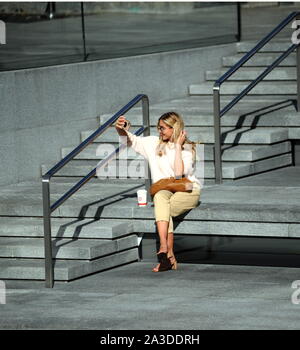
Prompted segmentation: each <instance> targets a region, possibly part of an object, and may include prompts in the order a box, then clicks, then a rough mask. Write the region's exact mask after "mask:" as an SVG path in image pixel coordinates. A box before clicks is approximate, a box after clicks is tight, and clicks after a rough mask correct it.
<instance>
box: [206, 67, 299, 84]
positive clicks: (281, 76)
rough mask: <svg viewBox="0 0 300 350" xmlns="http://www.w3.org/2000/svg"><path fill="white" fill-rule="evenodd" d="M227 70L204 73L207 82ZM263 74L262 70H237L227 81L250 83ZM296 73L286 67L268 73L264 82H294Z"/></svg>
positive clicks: (294, 69) (293, 69) (215, 78)
mask: <svg viewBox="0 0 300 350" xmlns="http://www.w3.org/2000/svg"><path fill="white" fill-rule="evenodd" d="M227 70H228V69H223V70H221V71H208V72H206V80H208V81H215V80H217V79H219V78H220V77H221V76H222V75H223V74H225V73H226V72H227ZM262 72H263V69H255V70H250V68H248V70H246V69H244V70H238V71H237V72H236V73H235V74H233V75H232V76H231V77H230V78H229V79H228V81H239V80H249V81H252V80H254V79H256V78H257V77H258V76H259V75H260V74H261V73H262ZM296 77H297V73H296V67H295V68H294V67H286V68H284V69H283V68H281V69H280V70H273V71H272V72H271V73H269V74H268V75H267V76H266V77H265V79H264V81H269V80H270V81H271V80H275V81H278V80H284V81H285V80H289V81H293V80H296Z"/></svg>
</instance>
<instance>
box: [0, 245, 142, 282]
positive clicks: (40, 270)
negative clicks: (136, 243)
mask: <svg viewBox="0 0 300 350" xmlns="http://www.w3.org/2000/svg"><path fill="white" fill-rule="evenodd" d="M138 259H139V256H138V249H137V248H133V249H130V250H128V251H124V252H120V253H116V254H114V255H112V256H107V257H104V258H99V259H95V260H93V261H89V262H85V261H82V262H80V263H78V262H77V261H75V262H74V266H73V267H64V265H63V264H64V262H56V264H55V267H54V278H55V280H56V281H70V280H73V279H75V278H79V277H83V276H86V275H89V274H91V273H95V272H100V271H103V270H107V269H110V268H114V267H117V266H120V265H123V264H128V263H131V262H134V261H137V260H138ZM39 260H40V259H36V261H27V260H20V261H19V262H18V265H16V264H15V263H14V262H15V261H13V262H11V261H9V262H6V259H0V267H1V268H0V279H2V280H4V279H22V280H44V279H45V267H44V260H40V261H39ZM30 265H31V266H30ZM69 265H70V266H72V261H69Z"/></svg>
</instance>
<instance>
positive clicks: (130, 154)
mask: <svg viewBox="0 0 300 350" xmlns="http://www.w3.org/2000/svg"><path fill="white" fill-rule="evenodd" d="M298 119H299V123H300V117H298ZM98 147H99V145H98V144H91V145H90V146H89V147H87V148H86V149H84V150H83V151H82V152H81V153H80V154H79V155H77V156H76V157H75V158H74V160H94V161H97V160H98V161H99V160H100V159H104V158H105V157H106V156H105V154H104V153H103V154H102V155H101V154H99V152H98V155H97V149H98ZM203 147H204V159H205V160H213V159H214V154H213V147H214V146H213V145H210V144H207V145H203ZM222 149H223V153H222V160H223V161H254V160H258V159H262V158H268V157H272V156H275V155H278V154H281V153H287V152H290V151H291V145H290V142H289V141H285V142H280V143H276V144H273V145H233V146H229V147H228V146H223V147H222ZM72 150H73V148H72V147H64V148H63V149H62V157H65V156H66V155H67V154H68V153H70V152H71V151H72ZM119 159H128V160H132V159H141V160H142V159H144V158H143V157H142V156H141V155H139V154H138V153H136V152H135V151H134V150H133V149H132V148H131V147H130V148H128V149H127V150H126V152H125V151H124V152H123V153H120V154H119ZM92 164H95V163H91V165H92Z"/></svg>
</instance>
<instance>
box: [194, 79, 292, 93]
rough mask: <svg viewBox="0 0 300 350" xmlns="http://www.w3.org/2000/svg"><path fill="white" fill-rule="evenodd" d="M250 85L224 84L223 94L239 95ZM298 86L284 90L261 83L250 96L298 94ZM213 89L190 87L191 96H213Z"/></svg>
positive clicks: (200, 86)
mask: <svg viewBox="0 0 300 350" xmlns="http://www.w3.org/2000/svg"><path fill="white" fill-rule="evenodd" d="M247 86H248V84H244V85H242V86H236V85H235V84H234V83H233V82H230V83H227V84H224V85H223V86H222V88H221V94H224V95H238V94H239V93H240V92H241V91H242V90H243V89H245V88H246V87H247ZM296 92H297V86H296V84H289V85H288V86H285V87H284V88H282V87H281V86H280V84H272V83H271V82H270V84H268V85H267V83H261V84H258V85H257V86H256V87H254V88H253V89H252V90H251V91H250V92H249V94H250V95H283V96H284V95H290V94H296ZM212 93H213V89H212V88H209V87H208V86H206V85H190V87H189V94H190V95H191V96H193V95H212Z"/></svg>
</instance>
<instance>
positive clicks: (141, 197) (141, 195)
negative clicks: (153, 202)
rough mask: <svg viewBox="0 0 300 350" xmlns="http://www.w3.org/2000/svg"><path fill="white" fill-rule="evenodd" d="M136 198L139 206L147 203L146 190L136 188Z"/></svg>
mask: <svg viewBox="0 0 300 350" xmlns="http://www.w3.org/2000/svg"><path fill="white" fill-rule="evenodd" d="M137 200H138V205H139V207H144V206H146V205H147V191H146V190H138V191H137Z"/></svg>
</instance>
